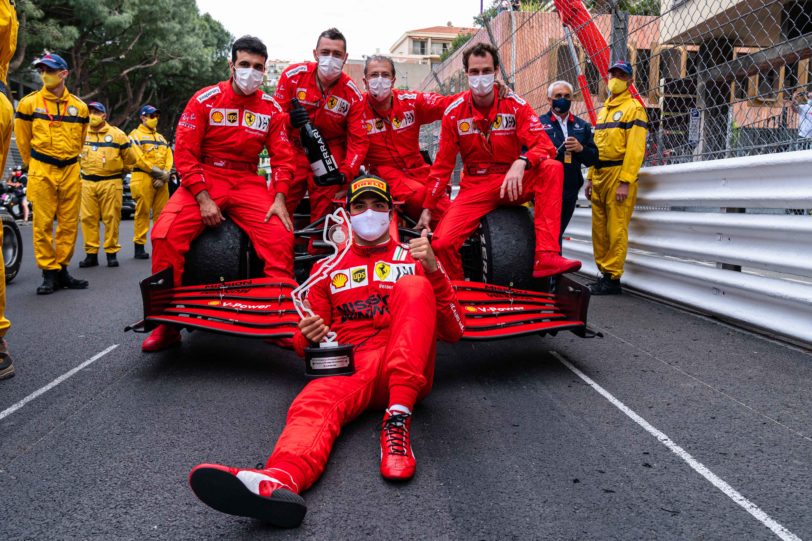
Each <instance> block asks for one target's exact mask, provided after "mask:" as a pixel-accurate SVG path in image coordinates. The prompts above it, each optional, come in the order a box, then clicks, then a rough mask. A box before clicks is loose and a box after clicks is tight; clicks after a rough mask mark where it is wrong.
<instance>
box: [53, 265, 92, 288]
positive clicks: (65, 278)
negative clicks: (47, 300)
mask: <svg viewBox="0 0 812 541" xmlns="http://www.w3.org/2000/svg"><path fill="white" fill-rule="evenodd" d="M56 283H57V286H59V287H61V288H64V289H87V286H88V285H89V284H88V282H87V280H79V279H78V278H74V277H73V276H71V275H70V274H69V273H68V267H62V270H61V271H58V272H57V275H56Z"/></svg>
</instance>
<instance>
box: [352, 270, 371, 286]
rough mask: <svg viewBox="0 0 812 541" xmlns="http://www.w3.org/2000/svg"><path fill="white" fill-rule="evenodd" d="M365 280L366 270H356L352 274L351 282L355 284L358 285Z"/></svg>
mask: <svg viewBox="0 0 812 541" xmlns="http://www.w3.org/2000/svg"><path fill="white" fill-rule="evenodd" d="M366 279H367V270H366V269H358V270H356V271H354V272H353V273H352V281H353V282H355V283H356V284H360V283H361V282H363V281H364V280H366Z"/></svg>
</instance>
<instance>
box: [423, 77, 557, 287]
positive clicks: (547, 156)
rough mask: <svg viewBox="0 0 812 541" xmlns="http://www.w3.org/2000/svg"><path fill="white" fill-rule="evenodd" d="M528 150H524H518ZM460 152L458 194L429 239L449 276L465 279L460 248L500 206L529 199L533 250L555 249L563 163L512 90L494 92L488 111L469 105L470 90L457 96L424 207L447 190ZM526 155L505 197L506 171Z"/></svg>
mask: <svg viewBox="0 0 812 541" xmlns="http://www.w3.org/2000/svg"><path fill="white" fill-rule="evenodd" d="M523 147H524V148H526V149H527V151H526V152H525V153H524V154H522V148H523ZM457 153H459V154H460V155H461V156H462V162H463V176H462V180H461V181H460V192H459V194H458V195H457V197H456V198H455V199H454V201H453V202H452V203H451V207H449V209H448V210H447V211H446V213H445V216H444V217H443V219H442V220H441V221H440V223H439V225H438V226H437V228H436V229H435V231H434V238H433V239H432V242H431V245H432V248H433V249H434V251H435V253H436V254H437V259H438V260H439V261H440V262H441V263H442V265H443V266H444V267H445V269H446V271H447V272H448V275H449V276H450V277H451V278H452V279H454V280H462V279H463V271H462V262H461V260H460V253H459V250H460V247H461V246H462V244H463V243H464V242H465V239H467V238H468V237H469V236H470V235H471V233H473V232H474V230H475V229H476V228H477V226H478V225H479V221H480V219H481V218H482V217H483V216H485V215H486V214H488V213H489V212H491V211H492V210H494V209H496V208H498V207H501V206H506V205H521V204H524V203H526V202H528V201H534V202H535V230H536V252H555V253H556V254H557V253H558V251H559V248H560V247H559V241H558V234H559V229H560V228H561V200H562V199H561V198H562V191H563V186H564V167H563V165H562V164H561V162H558V161H556V160H555V155H556V151H555V147H554V146H553V144H552V142H551V141H550V138H549V137H547V134H546V132H545V131H544V127H543V126H542V125H541V123H540V122H539V119H538V115H536V113H535V111H533V108H532V107H530V105H528V104H527V102H525V101H524V100H523V99H522V98H520V97H519V96H517V95H516V94H514V93H512V92H511V93H510V94H508V95H507V96H506V97H504V98H500V97H499V96H498V94H497V95H495V96H494V102H493V105H492V106H491V109H490V111H488V114H487V116H486V115H483V114H482V112H480V111H479V110H477V108H476V107H475V106H474V104H473V101H472V96H471V91H470V90H469V91H467V92H465V93H464V94H462V95H461V96H460V97H458V98H457V100H455V101H454V103H452V104H451V105H450V106H449V107H448V109H446V111H445V115H444V116H443V122H442V128H441V132H440V148H439V150H438V151H437V157H436V158H435V160H434V165H433V166H432V167H431V173H430V175H429V183H428V186H429V190H428V193H426V199H425V201H424V202H423V204H424V207H425V208H428V209H430V210H433V209H435V208H437V202H438V201H439V200H441V199H442V197H443V196H444V194H445V193H446V185H447V184H448V181H449V179H450V177H451V173H452V171H453V170H454V167H455V165H456V159H457ZM519 156H525V157H526V158H527V160H528V161H529V165H528V167H527V169H526V170H525V173H524V178H523V180H522V190H523V191H522V195H521V197H519V199H518V200H516V201H510V199H508V195H507V193H505V197H503V198H500V197H499V189H500V187H501V185H502V182H503V181H504V179H505V174H506V173H507V172H508V170H509V169H510V166H511V165H512V164H513V162H514V161H515V160H516V159H518V158H519Z"/></svg>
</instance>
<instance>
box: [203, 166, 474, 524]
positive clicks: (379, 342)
mask: <svg viewBox="0 0 812 541" xmlns="http://www.w3.org/2000/svg"><path fill="white" fill-rule="evenodd" d="M347 201H348V207H349V210H350V219H351V222H352V225H353V236H354V240H353V244H352V246H351V249H350V251H349V252H347V254H346V255H345V256H344V257H343V259H342V260H341V261H340V262H339V263H338V264H337V265H336V266H335V267H334V268H333V269H332V270H331V271H330V273H329V274H328V275H327V276H326V278H325V279H323V280H322V281H320V282H316V283H315V285H314V286H313V288H312V289H311V290H310V292H309V294H308V297H307V300H308V302H309V303H310V307H311V309H312V310H313V312H314V313H315V314H316V315H315V316H313V317H307V318H304V319H303V320H302V321H301V323H300V324H299V329H300V331H299V332H298V333H297V334H296V335H295V337H294V343H295V349H296V351H297V352H299V353H300V354H301V353H302V352H303V350H304V347H305V346H307V345H310V344H312V343H317V342H320V341H321V340H322V338H324V337H325V336H326V334H327V332H328V330H332V331H334V332H335V333H336V334H337V338H338V342H339V343H342V344H353V345H354V346H355V348H354V351H355V368H356V372H355V373H354V374H353V375H351V376H329V377H322V378H319V379H316V380H314V381H312V382H311V383H309V384H308V385H307V386H306V387H305V388H304V389H303V390H302V392H301V393H299V396H297V397H296V399H295V400H294V401H293V404H292V405H291V407H290V410H289V411H288V417H287V423H286V425H285V428H284V430H283V431H282V435H281V436H280V437H279V440H278V441H277V443H276V447H275V449H274V451H273V454H272V455H271V457H270V458H269V459H268V461H267V464H266V466H265V468H264V469H240V468H230V467H227V466H221V465H217V464H201V465H199V466H196V467H195V468H194V469H193V470H192V472H191V475H190V483H191V486H192V489H193V490H194V492H195V494H196V495H197V496H198V497H199V498H200V499H201V500H203V501H204V502H205V503H206V504H208V505H210V506H211V507H213V508H214V509H217V510H218V511H222V512H224V513H229V514H233V515H241V516H249V517H254V518H258V519H261V520H265V521H269V522H271V523H273V524H275V525H277V526H284V527H294V526H298V525H299V524H300V523H301V521H302V518H304V514H305V511H306V507H305V502H304V499H302V498H301V496H299V494H300V493H301V492H303V491H305V490H306V489H307V488H309V487H310V486H311V485H312V484H313V483H315V482H316V480H317V479H318V478H319V476H320V475H321V473H322V471H323V470H324V466H325V464H326V462H327V458H328V456H329V455H330V450H331V448H332V446H333V442H334V441H335V439H336V437H337V436H338V434H339V432H340V431H341V427H342V426H343V425H344V424H346V423H348V422H349V421H350V420H352V419H353V418H355V417H356V416H358V415H359V414H360V413H362V412H363V411H364V410H366V409H367V408H368V407H385V406H387V405H388V407H387V409H386V413H385V414H384V418H383V428H382V431H381V438H380V445H381V468H380V471H381V475H383V476H384V477H385V478H387V479H392V480H405V479H409V478H411V477H412V476H413V475H414V471H415V458H414V454H413V453H412V450H411V442H410V437H409V429H410V426H411V411H412V408H413V407H414V404H415V403H416V402H417V400H419V399H421V398H423V397H424V396H426V394H428V392H429V390H430V389H431V384H432V379H433V377H434V350H435V345H436V339H437V338H438V337H439V338H440V339H442V340H446V341H449V342H455V341H457V340H459V339H460V337H461V336H462V333H463V330H464V324H463V321H462V320H461V318H460V314H462V312H461V308H460V305H459V303H458V302H457V299H456V295H455V293H454V290H453V289H452V287H451V283H450V282H449V280H448V277H447V276H446V274H445V273H444V272H443V270H442V268H441V267H440V266H439V265H438V263H437V261H436V259H435V257H434V254H433V252H432V249H431V245H430V244H429V242H428V238H426V236H425V234H424V236H423V237H421V238H419V239H415V240H412V241H411V243H410V244H409V245H408V246H407V245H403V244H400V243H399V242H397V241H396V240H395V239H393V238H390V236H389V226H390V221H391V219H392V198H391V196H390V195H389V189H388V186H387V185H386V183H385V182H384V181H383V180H381V179H379V178H377V177H372V176H365V177H361V178H359V179H356V180H355V181H353V182H352V183H351V184H350V188H349V190H348V194H347ZM426 234H427V233H426ZM313 272H319V267H318V266H317V267H315V268H314V271H313Z"/></svg>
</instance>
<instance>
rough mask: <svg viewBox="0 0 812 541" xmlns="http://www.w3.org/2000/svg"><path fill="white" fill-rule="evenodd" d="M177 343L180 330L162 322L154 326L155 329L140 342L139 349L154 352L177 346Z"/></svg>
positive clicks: (178, 343) (178, 342)
mask: <svg viewBox="0 0 812 541" xmlns="http://www.w3.org/2000/svg"><path fill="white" fill-rule="evenodd" d="M179 345H180V331H179V330H178V329H177V328H175V327H173V326H171V325H165V324H163V323H162V324H160V325H158V326H157V327H155V330H153V331H152V333H150V335H149V336H147V338H146V339H145V340H144V341H143V342H142V343H141V351H146V352H148V353H154V352H156V351H163V350H165V349H170V348H174V347H178V346H179Z"/></svg>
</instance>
